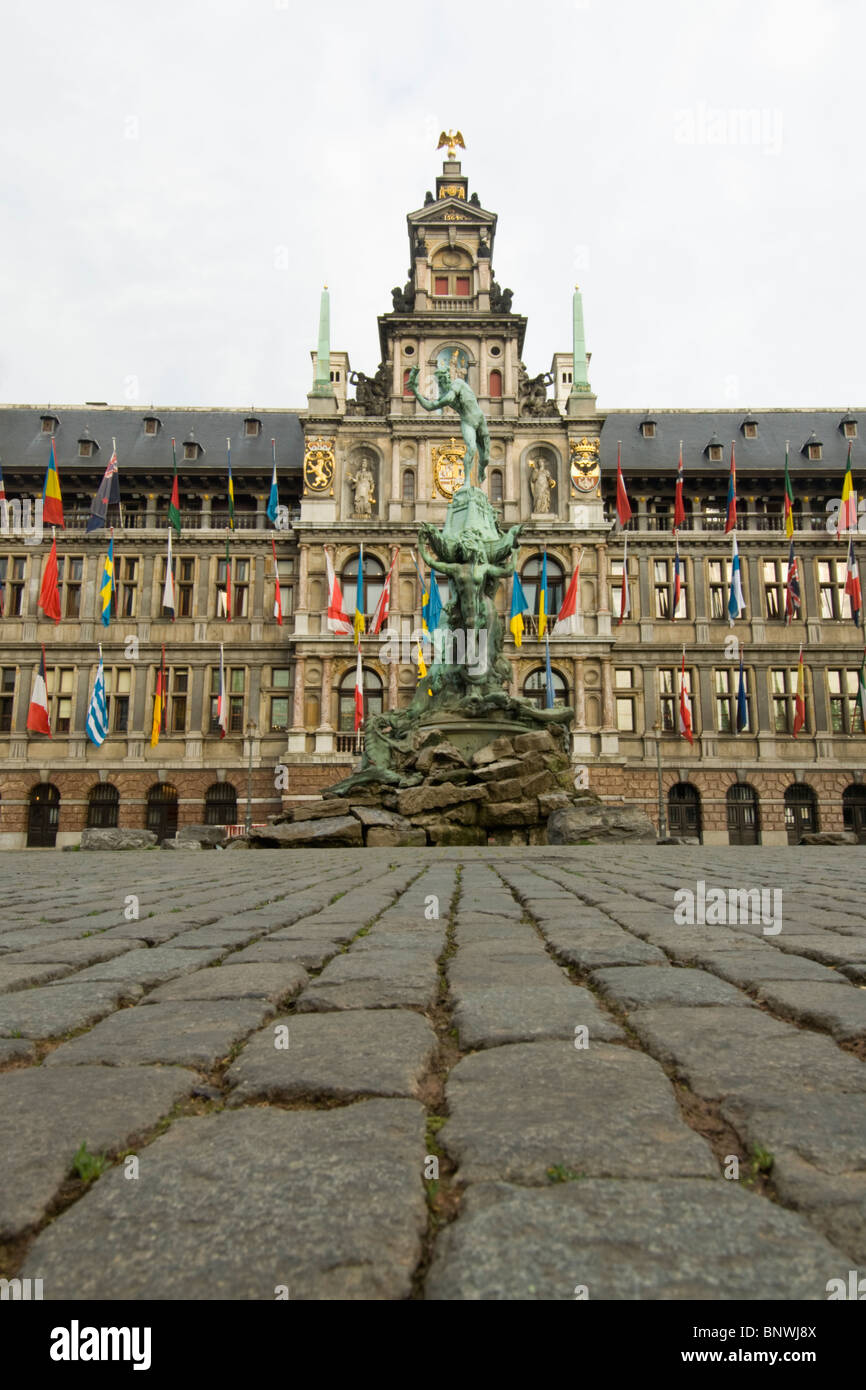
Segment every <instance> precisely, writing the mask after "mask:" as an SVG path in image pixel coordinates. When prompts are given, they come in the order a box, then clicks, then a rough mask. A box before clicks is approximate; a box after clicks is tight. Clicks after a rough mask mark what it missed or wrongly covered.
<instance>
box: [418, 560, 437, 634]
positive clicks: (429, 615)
mask: <svg viewBox="0 0 866 1390" xmlns="http://www.w3.org/2000/svg"><path fill="white" fill-rule="evenodd" d="M425 608H426V610H427V611H426V613H425V611H424V610H425ZM441 621H442V595H441V594H440V592H439V580H438V578H437V576H436V571H435V570H431V571H430V582H429V585H428V587H427V589H426V590H425V592H424V597H423V598H422V600H421V626H422V627H425V628H426V629H427V631H428V632H435V631H436V629H437V627H438V626H439V624H440V622H441Z"/></svg>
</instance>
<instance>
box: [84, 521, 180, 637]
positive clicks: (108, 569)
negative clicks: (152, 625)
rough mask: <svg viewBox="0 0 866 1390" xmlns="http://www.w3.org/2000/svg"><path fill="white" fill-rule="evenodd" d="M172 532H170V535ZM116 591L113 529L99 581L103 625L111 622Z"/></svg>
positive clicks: (106, 625) (105, 625)
mask: <svg viewBox="0 0 866 1390" xmlns="http://www.w3.org/2000/svg"><path fill="white" fill-rule="evenodd" d="M170 534H171V532H169V535H170ZM113 591H114V532H113V531H112V533H111V536H110V538H109V541H108V554H107V555H106V557H105V564H104V565H103V567H102V579H101V580H100V583H99V604H100V610H101V617H102V626H103V627H108V624H109V623H110V622H111V595H112V593H113Z"/></svg>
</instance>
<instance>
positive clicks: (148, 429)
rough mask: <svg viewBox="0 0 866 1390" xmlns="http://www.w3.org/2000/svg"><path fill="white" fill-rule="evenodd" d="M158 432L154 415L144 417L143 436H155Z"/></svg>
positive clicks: (157, 422)
mask: <svg viewBox="0 0 866 1390" xmlns="http://www.w3.org/2000/svg"><path fill="white" fill-rule="evenodd" d="M158 430H159V420H158V419H157V418H156V416H155V415H145V417H144V432H145V434H156V433H157V432H158Z"/></svg>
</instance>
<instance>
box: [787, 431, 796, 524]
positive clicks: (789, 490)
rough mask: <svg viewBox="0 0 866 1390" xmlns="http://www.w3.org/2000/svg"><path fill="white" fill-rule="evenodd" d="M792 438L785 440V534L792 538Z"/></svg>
mask: <svg viewBox="0 0 866 1390" xmlns="http://www.w3.org/2000/svg"><path fill="white" fill-rule="evenodd" d="M789 448H790V440H788V439H786V440H785V535H786V536H787V537H788V540H791V539H792V537H793V535H794V489H793V488H792V487H791V475H790V473H789V472H788V451H789Z"/></svg>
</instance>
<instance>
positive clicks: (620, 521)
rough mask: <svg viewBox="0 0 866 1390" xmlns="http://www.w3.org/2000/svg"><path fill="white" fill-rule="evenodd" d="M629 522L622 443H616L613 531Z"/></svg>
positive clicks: (629, 514)
mask: <svg viewBox="0 0 866 1390" xmlns="http://www.w3.org/2000/svg"><path fill="white" fill-rule="evenodd" d="M629 521H631V506H630V504H629V500H628V493H627V492H626V490H625V478H624V477H623V476H622V442H621V441H618V442H617V446H616V526H615V529H616V530H619V531H621V530H622V528H623V526H625V525H626V523H627V522H629Z"/></svg>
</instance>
